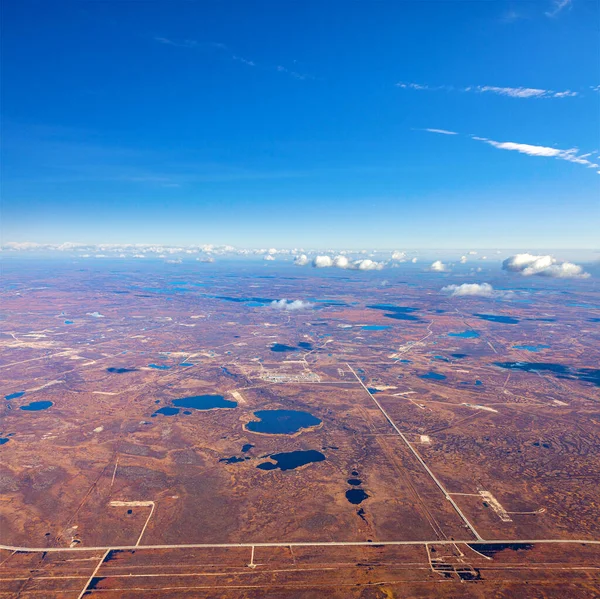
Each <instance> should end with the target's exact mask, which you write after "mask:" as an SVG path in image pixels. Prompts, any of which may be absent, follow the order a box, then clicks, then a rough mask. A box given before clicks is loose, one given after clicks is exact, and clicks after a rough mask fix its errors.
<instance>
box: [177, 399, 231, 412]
mask: <svg viewBox="0 0 600 599" xmlns="http://www.w3.org/2000/svg"><path fill="white" fill-rule="evenodd" d="M172 403H173V405H174V406H177V407H178V408H191V409H193V410H214V409H215V408H235V407H237V402H235V401H230V400H228V399H225V398H224V397H223V396H222V395H193V396H191V397H182V398H181V399H174V400H173V402H172Z"/></svg>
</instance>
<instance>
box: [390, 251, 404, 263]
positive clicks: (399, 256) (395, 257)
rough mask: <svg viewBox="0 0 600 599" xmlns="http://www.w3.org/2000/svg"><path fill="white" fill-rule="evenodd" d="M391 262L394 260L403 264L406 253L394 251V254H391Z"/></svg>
mask: <svg viewBox="0 0 600 599" xmlns="http://www.w3.org/2000/svg"><path fill="white" fill-rule="evenodd" d="M392 260H396V261H397V262H405V261H406V252H401V251H399V250H395V251H394V252H392Z"/></svg>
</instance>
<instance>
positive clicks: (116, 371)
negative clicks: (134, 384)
mask: <svg viewBox="0 0 600 599" xmlns="http://www.w3.org/2000/svg"><path fill="white" fill-rule="evenodd" d="M106 371H107V372H112V373H113V374H125V373H126V372H135V371H136V369H135V368H115V367H114V366H111V367H110V368H107V369H106Z"/></svg>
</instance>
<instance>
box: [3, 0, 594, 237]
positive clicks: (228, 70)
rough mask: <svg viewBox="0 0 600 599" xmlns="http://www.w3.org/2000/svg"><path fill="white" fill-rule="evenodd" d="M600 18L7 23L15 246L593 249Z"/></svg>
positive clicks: (39, 7) (246, 14)
mask: <svg viewBox="0 0 600 599" xmlns="http://www.w3.org/2000/svg"><path fill="white" fill-rule="evenodd" d="M599 18H600V11H599V5H598V3H597V2H595V1H585V0H572V1H571V2H569V1H567V0H560V1H558V0H557V1H553V0H548V1H546V0H537V1H535V2H522V3H521V2H503V1H489V2H488V1H475V2H469V1H458V2H452V1H451V0H447V1H437V2H434V1H420V2H399V1H391V2H383V1H381V2H366V1H357V2H348V1H347V0H343V1H335V0H328V1H327V2H322V1H306V0H303V1H302V2H287V1H284V2H282V1H280V0H277V1H275V0H273V1H270V2H261V1H252V2H249V1H247V0H246V1H239V2H230V1H222V2H216V1H215V2H212V1H206V2H178V1H176V0H175V1H170V2H158V1H155V2H143V1H140V2H121V1H119V2H108V1H103V2H96V1H94V2H91V1H90V2H85V1H73V2H62V1H60V0H57V1H54V2H45V1H38V2H32V1H30V0H20V1H19V2H5V3H3V5H2V54H3V61H2V63H3V64H2V67H3V76H2V80H3V81H2V83H3V85H2V133H3V138H4V142H3V148H2V152H3V171H2V205H1V217H2V242H3V243H5V242H8V241H37V242H42V243H60V242H64V241H76V242H84V243H101V242H107V243H108V242H112V243H174V244H195V243H229V244H232V245H236V246H246V247H256V246H259V247H264V246H266V247H271V246H276V247H293V246H298V245H310V246H313V247H382V248H390V247H392V248H393V247H407V248H425V247H436V248H460V247H468V246H472V247H498V248H507V247H511V248H515V247H522V248H529V249H535V248H539V247H543V248H595V247H597V245H598V233H597V231H598V225H599V222H600V220H599V217H600V210H599V198H600V187H599V185H600V175H599V174H598V171H600V167H594V166H593V165H594V164H596V165H597V164H600V155H598V153H597V152H598V151H599V150H600V87H598V86H600V65H599V56H600V41H599V38H598V35H597V23H598V19H599ZM594 88H596V89H594ZM426 129H437V130H443V131H448V132H454V133H456V134H452V135H450V134H446V133H439V132H430V131H426ZM475 138H477V139H475ZM590 153H591V154H590Z"/></svg>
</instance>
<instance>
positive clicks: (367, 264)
mask: <svg viewBox="0 0 600 599" xmlns="http://www.w3.org/2000/svg"><path fill="white" fill-rule="evenodd" d="M351 268H353V269H355V270H381V269H382V268H383V263H382V262H374V261H373V260H368V259H366V260H356V262H353V263H352V265H351Z"/></svg>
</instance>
